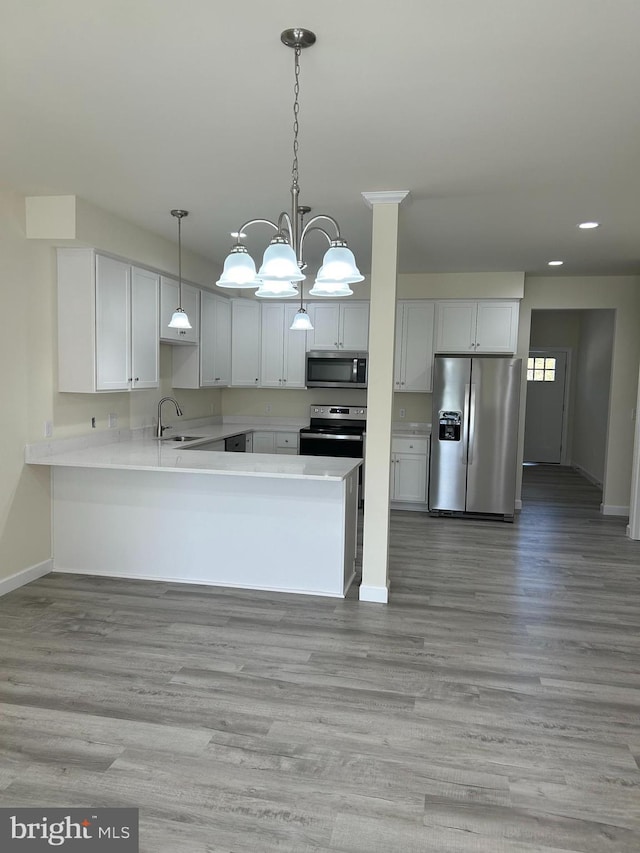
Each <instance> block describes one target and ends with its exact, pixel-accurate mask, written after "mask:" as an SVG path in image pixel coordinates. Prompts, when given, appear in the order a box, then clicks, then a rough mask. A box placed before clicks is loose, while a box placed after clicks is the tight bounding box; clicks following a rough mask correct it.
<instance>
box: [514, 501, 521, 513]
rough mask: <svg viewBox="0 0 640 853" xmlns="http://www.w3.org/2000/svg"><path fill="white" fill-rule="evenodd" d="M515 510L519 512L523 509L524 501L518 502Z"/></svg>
mask: <svg viewBox="0 0 640 853" xmlns="http://www.w3.org/2000/svg"><path fill="white" fill-rule="evenodd" d="M515 509H517V510H518V511H520V510H521V509H522V501H520V500H516V503H515Z"/></svg>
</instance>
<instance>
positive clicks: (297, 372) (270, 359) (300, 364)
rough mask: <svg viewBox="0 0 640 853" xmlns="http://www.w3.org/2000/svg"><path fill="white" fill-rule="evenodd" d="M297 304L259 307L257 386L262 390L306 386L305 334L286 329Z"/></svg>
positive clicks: (296, 308)
mask: <svg viewBox="0 0 640 853" xmlns="http://www.w3.org/2000/svg"><path fill="white" fill-rule="evenodd" d="M297 310H298V306H297V305H291V304H285V303H282V302H280V303H277V304H268V305H267V304H265V305H262V347H261V365H260V385H261V386H262V387H264V388H304V387H305V353H306V334H305V332H295V331H294V332H292V331H291V330H290V329H289V326H290V325H291V323H292V321H293V318H294V316H295V314H296V312H297Z"/></svg>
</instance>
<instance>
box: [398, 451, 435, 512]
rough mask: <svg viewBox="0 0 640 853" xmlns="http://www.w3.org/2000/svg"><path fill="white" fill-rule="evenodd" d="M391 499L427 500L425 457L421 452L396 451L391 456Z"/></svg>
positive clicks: (418, 501) (421, 501) (415, 501)
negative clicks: (392, 486)
mask: <svg viewBox="0 0 640 853" xmlns="http://www.w3.org/2000/svg"><path fill="white" fill-rule="evenodd" d="M393 466H394V468H395V471H394V490H393V500H396V501H409V502H412V503H423V504H426V502H427V457H426V455H422V454H415V455H413V454H410V453H396V454H394V456H393Z"/></svg>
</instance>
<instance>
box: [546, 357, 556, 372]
mask: <svg viewBox="0 0 640 853" xmlns="http://www.w3.org/2000/svg"><path fill="white" fill-rule="evenodd" d="M544 367H545V370H555V369H556V360H555V358H545V360H544Z"/></svg>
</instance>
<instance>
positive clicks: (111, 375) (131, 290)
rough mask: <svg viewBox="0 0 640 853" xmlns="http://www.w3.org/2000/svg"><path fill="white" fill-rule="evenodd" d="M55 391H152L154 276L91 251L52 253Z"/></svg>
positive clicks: (155, 373) (155, 372)
mask: <svg viewBox="0 0 640 853" xmlns="http://www.w3.org/2000/svg"><path fill="white" fill-rule="evenodd" d="M57 260H58V390H59V391H70V392H75V393H80V394H92V393H96V392H100V391H133V390H136V389H138V388H157V387H158V385H159V382H160V372H159V347H158V314H159V276H158V275H157V274H156V273H154V272H152V271H150V270H146V269H142V268H138V267H135V266H133V265H132V264H130V263H127V262H126V261H120V260H117V259H115V258H110V257H108V256H106V255H101V254H98V253H97V252H95V251H94V250H93V249H58V258H57Z"/></svg>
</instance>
